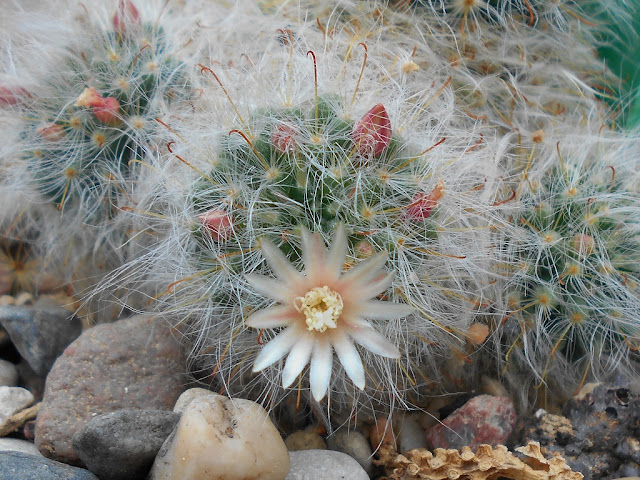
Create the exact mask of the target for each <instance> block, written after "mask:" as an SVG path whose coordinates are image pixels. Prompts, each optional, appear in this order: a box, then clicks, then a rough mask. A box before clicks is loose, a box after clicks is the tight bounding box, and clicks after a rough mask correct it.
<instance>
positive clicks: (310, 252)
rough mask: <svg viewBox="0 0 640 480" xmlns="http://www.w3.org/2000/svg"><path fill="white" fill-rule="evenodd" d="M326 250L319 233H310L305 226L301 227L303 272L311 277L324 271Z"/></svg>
mask: <svg viewBox="0 0 640 480" xmlns="http://www.w3.org/2000/svg"><path fill="white" fill-rule="evenodd" d="M326 256H327V250H326V249H325V248H324V241H323V240H322V237H321V236H320V234H319V233H317V232H316V233H314V234H312V233H311V232H309V230H307V229H306V228H303V229H302V260H303V261H304V268H305V273H306V275H307V277H308V278H310V279H311V281H312V282H313V279H314V278H315V277H316V276H318V275H320V274H321V273H322V272H324V268H325V261H326Z"/></svg>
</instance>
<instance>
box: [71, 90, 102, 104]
mask: <svg viewBox="0 0 640 480" xmlns="http://www.w3.org/2000/svg"><path fill="white" fill-rule="evenodd" d="M103 104H104V98H102V95H100V93H98V91H97V90H96V89H95V88H93V87H88V88H85V89H84V91H83V92H82V93H81V94H80V96H79V97H78V99H77V100H76V103H75V105H76V107H98V106H102V105H103Z"/></svg>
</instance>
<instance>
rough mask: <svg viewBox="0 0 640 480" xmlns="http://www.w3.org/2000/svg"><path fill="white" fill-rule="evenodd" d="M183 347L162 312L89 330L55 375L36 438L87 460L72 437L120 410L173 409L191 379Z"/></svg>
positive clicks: (57, 454) (70, 458)
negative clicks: (75, 448) (98, 418)
mask: <svg viewBox="0 0 640 480" xmlns="http://www.w3.org/2000/svg"><path fill="white" fill-rule="evenodd" d="M185 372H186V366H185V358H184V353H183V349H182V347H181V346H180V344H179V342H178V340H177V339H176V338H174V336H173V335H171V332H170V330H169V326H168V325H167V324H166V323H165V321H164V320H163V319H161V318H154V317H149V316H143V315H137V316H134V317H130V318H127V319H124V320H119V321H117V322H115V323H112V324H104V325H98V326H96V327H93V328H91V329H89V330H87V331H85V332H84V333H83V334H82V335H81V336H80V337H78V339H77V340H75V341H74V342H73V343H72V344H71V345H69V347H67V349H66V350H65V351H64V353H63V354H62V356H61V357H59V358H58V359H57V360H56V362H55V364H54V365H53V367H52V368H51V371H50V372H49V375H48V377H47V382H46V386H45V392H44V398H43V400H42V405H41V407H40V412H39V413H38V418H37V421H36V432H35V436H36V438H35V443H36V446H37V447H38V449H39V450H40V452H42V454H43V455H45V456H46V457H49V458H52V459H54V460H59V461H62V462H65V463H69V464H72V465H82V462H81V461H80V459H79V458H78V456H77V455H76V454H75V453H74V451H73V448H72V446H71V438H72V437H73V435H74V434H75V433H76V432H77V431H79V430H80V429H81V428H82V427H83V426H84V425H85V424H86V423H87V422H88V421H89V420H90V419H92V418H93V417H95V416H97V415H102V414H105V413H111V412H115V411H117V410H124V409H126V410H136V409H141V410H142V409H158V410H171V409H172V408H173V405H174V403H175V401H176V399H177V398H178V396H179V395H180V394H181V393H182V391H183V390H184V388H185V387H184V386H185V384H186V377H185Z"/></svg>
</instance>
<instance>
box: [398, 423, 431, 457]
mask: <svg viewBox="0 0 640 480" xmlns="http://www.w3.org/2000/svg"><path fill="white" fill-rule="evenodd" d="M418 415H421V414H406V415H404V416H403V417H402V420H401V422H400V427H399V428H398V431H397V434H398V440H397V442H398V451H399V452H401V453H402V452H407V451H409V450H413V449H414V448H427V439H426V438H425V435H424V429H423V428H422V426H421V425H420V422H419V419H418Z"/></svg>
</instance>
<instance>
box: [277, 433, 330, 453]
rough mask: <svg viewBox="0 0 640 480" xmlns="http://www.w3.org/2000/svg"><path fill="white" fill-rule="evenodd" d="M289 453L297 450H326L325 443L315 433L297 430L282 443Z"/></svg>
mask: <svg viewBox="0 0 640 480" xmlns="http://www.w3.org/2000/svg"><path fill="white" fill-rule="evenodd" d="M284 443H285V445H286V446H287V448H288V449H289V451H290V452H297V451H299V450H324V449H326V448H327V444H326V442H325V441H324V440H323V439H322V437H321V436H320V435H318V434H317V433H316V432H305V431H304V430H298V431H297V432H293V433H292V434H291V435H289V436H288V437H287V438H286V440H285V441H284Z"/></svg>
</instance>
